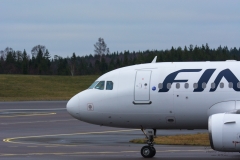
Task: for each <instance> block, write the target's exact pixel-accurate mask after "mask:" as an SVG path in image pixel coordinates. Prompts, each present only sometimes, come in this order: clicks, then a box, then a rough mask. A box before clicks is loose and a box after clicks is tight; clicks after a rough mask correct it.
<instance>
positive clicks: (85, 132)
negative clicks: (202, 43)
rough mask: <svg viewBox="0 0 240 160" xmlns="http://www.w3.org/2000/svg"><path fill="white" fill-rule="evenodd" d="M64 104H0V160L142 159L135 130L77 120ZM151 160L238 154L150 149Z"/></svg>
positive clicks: (168, 132) (162, 132) (176, 147)
mask: <svg viewBox="0 0 240 160" xmlns="http://www.w3.org/2000/svg"><path fill="white" fill-rule="evenodd" d="M66 103H67V102H66V101H49V102H48V101H40V102H38V101H32V102H1V103H0V139H1V141H0V160H5V159H6V160H30V159H31V160H32V159H34V160H38V159H41V160H42V159H51V160H55V159H56V160H66V159H71V160H85V159H87V160H88V159H89V160H117V159H121V160H130V159H131V160H138V159H141V160H143V159H144V158H143V157H142V156H141V154H140V150H141V148H142V146H144V144H133V143H130V142H129V141H130V140H132V139H136V138H144V135H143V133H142V132H141V130H140V129H127V128H112V127H105V126H98V125H93V124H88V123H85V122H81V121H78V120H76V119H74V118H73V117H71V116H70V115H69V114H68V112H67V111H66V108H65V107H66ZM202 132H207V130H190V131H189V130H158V131H157V135H176V134H189V133H202ZM155 148H156V150H157V153H156V155H155V157H154V158H152V159H155V160H157V159H159V160H165V159H167V160H172V159H174V160H176V159H178V160H179V159H195V160H200V159H202V160H203V159H204V160H207V159H240V153H238V152H217V151H214V150H212V149H211V148H210V147H202V146H181V145H155Z"/></svg>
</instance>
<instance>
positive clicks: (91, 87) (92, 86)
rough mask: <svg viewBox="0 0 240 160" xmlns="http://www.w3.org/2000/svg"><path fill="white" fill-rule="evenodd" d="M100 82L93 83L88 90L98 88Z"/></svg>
mask: <svg viewBox="0 0 240 160" xmlns="http://www.w3.org/2000/svg"><path fill="white" fill-rule="evenodd" d="M98 82H99V81H95V82H93V84H92V85H91V86H90V87H89V88H88V89H93V88H94V87H95V86H96V84H98Z"/></svg>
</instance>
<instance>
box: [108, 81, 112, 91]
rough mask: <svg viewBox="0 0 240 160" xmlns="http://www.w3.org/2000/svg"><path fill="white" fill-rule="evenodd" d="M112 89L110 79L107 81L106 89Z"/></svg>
mask: <svg viewBox="0 0 240 160" xmlns="http://www.w3.org/2000/svg"><path fill="white" fill-rule="evenodd" d="M112 89H113V82H112V81H107V86H106V90H112Z"/></svg>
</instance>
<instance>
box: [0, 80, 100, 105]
mask: <svg viewBox="0 0 240 160" xmlns="http://www.w3.org/2000/svg"><path fill="white" fill-rule="evenodd" d="M98 77H99V75H90V76H34V75H0V101H30V100H31V101H32V100H69V99H70V98H71V97H72V96H73V95H75V94H77V93H78V92H80V91H82V90H85V89H87V88H88V87H89V86H90V85H91V84H92V83H93V82H94V81H95V80H96V79H97V78H98Z"/></svg>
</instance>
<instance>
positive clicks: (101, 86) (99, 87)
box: [94, 81, 105, 90]
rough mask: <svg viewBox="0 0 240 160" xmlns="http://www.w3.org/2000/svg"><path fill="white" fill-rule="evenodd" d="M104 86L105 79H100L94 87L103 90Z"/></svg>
mask: <svg viewBox="0 0 240 160" xmlns="http://www.w3.org/2000/svg"><path fill="white" fill-rule="evenodd" d="M104 86H105V81H100V82H98V84H97V85H96V86H95V87H94V88H95V89H99V90H104Z"/></svg>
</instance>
